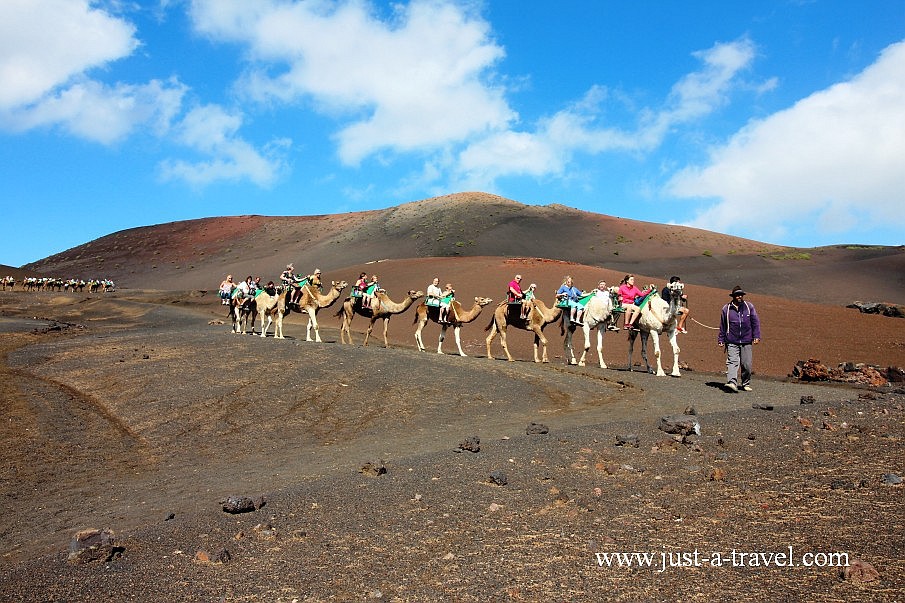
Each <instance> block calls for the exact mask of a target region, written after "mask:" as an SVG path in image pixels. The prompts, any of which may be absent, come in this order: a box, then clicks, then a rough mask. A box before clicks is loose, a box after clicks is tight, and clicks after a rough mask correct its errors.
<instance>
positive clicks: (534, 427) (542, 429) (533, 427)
mask: <svg viewBox="0 0 905 603" xmlns="http://www.w3.org/2000/svg"><path fill="white" fill-rule="evenodd" d="M525 433H526V434H527V435H544V434H547V433H550V428H549V427H547V426H546V425H544V424H543V423H528V427H526V428H525Z"/></svg>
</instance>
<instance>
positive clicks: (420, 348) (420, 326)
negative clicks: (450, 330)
mask: <svg viewBox="0 0 905 603" xmlns="http://www.w3.org/2000/svg"><path fill="white" fill-rule="evenodd" d="M425 324H427V320H421V319H420V318H419V319H418V326H417V327H415V343H416V344H418V351H419V352H424V351H425V349H424V341H423V340H422V339H421V329H423V328H424V325H425ZM440 343H441V344H442V343H443V333H440Z"/></svg>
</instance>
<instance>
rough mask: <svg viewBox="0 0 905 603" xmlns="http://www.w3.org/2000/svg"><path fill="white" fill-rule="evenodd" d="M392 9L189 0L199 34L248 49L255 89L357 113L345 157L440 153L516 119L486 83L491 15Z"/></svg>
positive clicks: (438, 7)
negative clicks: (387, 12) (385, 13)
mask: <svg viewBox="0 0 905 603" xmlns="http://www.w3.org/2000/svg"><path fill="white" fill-rule="evenodd" d="M394 10H395V12H394V13H393V14H392V15H391V16H390V17H388V18H385V19H383V20H381V19H380V18H379V17H378V16H377V15H376V10H375V9H374V8H373V7H372V5H370V4H369V3H367V2H364V1H347V2H341V3H333V2H319V1H315V2H294V3H286V2H264V1H259V2H255V3H246V2H240V1H235V0H234V1H232V2H227V1H221V0H196V1H195V2H193V4H192V15H193V18H194V22H195V26H196V28H197V29H198V30H199V31H201V32H203V33H205V34H207V35H209V36H211V37H213V38H216V39H224V40H232V41H238V42H240V43H244V44H247V45H248V46H249V49H250V56H251V57H252V58H253V59H254V60H255V61H256V63H255V69H253V70H252V71H250V72H249V73H248V74H247V76H246V77H245V78H244V79H243V86H244V87H245V90H246V92H247V93H248V94H249V95H252V96H254V97H257V98H259V99H276V100H279V101H282V102H298V101H300V100H308V101H313V102H314V103H315V105H316V107H317V108H318V109H319V110H320V111H321V112H323V113H327V114H331V115H334V116H351V117H349V119H351V123H349V124H348V125H346V126H345V127H343V128H342V129H341V130H340V131H339V132H338V133H337V135H336V140H337V143H338V147H339V156H340V158H341V159H342V160H343V161H344V162H346V163H348V164H356V163H358V162H359V161H361V160H362V159H363V158H365V157H368V156H370V155H372V154H374V153H376V152H378V151H380V150H385V149H388V150H392V151H399V152H408V151H422V150H436V149H438V148H440V147H442V146H444V145H446V144H450V143H461V142H462V141H464V140H466V139H468V138H470V137H473V136H476V135H478V134H481V133H484V132H488V131H493V130H499V129H501V128H503V127H505V126H506V125H507V124H508V123H509V122H510V121H511V120H513V119H514V118H515V114H514V112H513V111H512V110H511V109H510V108H509V106H508V105H507V103H506V101H505V99H504V97H503V93H504V90H502V89H501V88H498V87H495V86H493V85H491V84H489V83H488V82H487V81H486V78H487V76H488V75H489V74H488V71H489V69H490V68H491V67H492V66H493V65H494V64H495V63H496V62H497V61H499V60H500V59H501V58H502V56H503V50H502V48H500V47H499V46H498V45H496V44H495V43H494V42H493V41H492V40H491V39H490V30H489V25H488V24H487V23H486V22H485V21H483V20H481V19H479V18H477V17H475V16H473V15H470V14H468V13H467V12H466V10H465V8H463V7H462V6H460V5H456V4H453V3H448V2H435V1H423V0H414V1H412V2H410V3H409V4H407V5H404V6H401V5H400V6H396V7H394Z"/></svg>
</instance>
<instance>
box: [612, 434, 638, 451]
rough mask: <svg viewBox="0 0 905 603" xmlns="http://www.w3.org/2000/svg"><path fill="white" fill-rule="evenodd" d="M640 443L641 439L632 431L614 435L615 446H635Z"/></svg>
mask: <svg viewBox="0 0 905 603" xmlns="http://www.w3.org/2000/svg"><path fill="white" fill-rule="evenodd" d="M640 445H641V439H640V438H639V437H638V436H637V435H636V434H634V433H630V434H627V435H617V436H616V446H631V447H633V448H637V447H638V446H640Z"/></svg>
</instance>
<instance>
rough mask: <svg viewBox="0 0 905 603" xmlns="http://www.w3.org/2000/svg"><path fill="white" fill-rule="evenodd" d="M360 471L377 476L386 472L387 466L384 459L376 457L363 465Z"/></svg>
mask: <svg viewBox="0 0 905 603" xmlns="http://www.w3.org/2000/svg"><path fill="white" fill-rule="evenodd" d="M358 472H359V473H362V474H364V475H369V476H371V477H377V476H378V475H384V474H386V472H387V467H386V465H384V464H383V461H382V460H380V459H376V460H373V461H368V462H367V463H365V464H364V465H362V466H361V468H360V469H359V470H358Z"/></svg>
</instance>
